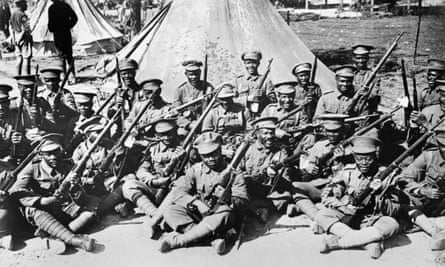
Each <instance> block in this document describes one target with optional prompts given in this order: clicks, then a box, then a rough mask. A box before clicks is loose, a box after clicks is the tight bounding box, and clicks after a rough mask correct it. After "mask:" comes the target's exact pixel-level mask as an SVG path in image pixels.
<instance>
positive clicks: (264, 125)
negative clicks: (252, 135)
mask: <svg viewBox="0 0 445 267" xmlns="http://www.w3.org/2000/svg"><path fill="white" fill-rule="evenodd" d="M277 121H278V118H277V117H262V118H258V119H256V120H254V121H252V126H253V127H255V130H258V129H276V128H277V125H276V123H277Z"/></svg>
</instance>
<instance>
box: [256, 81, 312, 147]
mask: <svg viewBox="0 0 445 267" xmlns="http://www.w3.org/2000/svg"><path fill="white" fill-rule="evenodd" d="M296 85H297V83H296V82H282V83H278V84H276V85H275V91H276V95H277V103H271V104H269V105H267V106H266V108H265V109H264V110H263V112H262V113H261V116H262V117H269V116H273V117H277V118H278V119H281V118H283V117H284V116H286V115H287V114H288V113H289V112H291V111H292V110H294V109H295V108H297V106H296V105H295V86H296ZM307 122H308V118H307V117H306V115H305V114H304V112H301V111H300V112H297V113H296V114H294V115H292V116H290V117H288V118H287V119H285V120H283V121H282V122H280V123H279V125H278V129H277V130H276V136H277V137H278V139H280V141H281V142H282V143H283V144H284V145H285V146H287V147H288V150H289V151H288V152H289V153H291V152H290V151H291V150H293V148H294V147H295V146H296V145H297V144H298V143H299V142H300V140H301V139H302V138H303V136H304V135H305V134H306V133H307V131H305V129H303V128H302V126H304V125H306V124H307ZM313 139H314V137H313V136H308V137H307V138H306V139H305V142H304V146H311V145H312V144H313V142H314V140H313ZM302 145H303V144H302Z"/></svg>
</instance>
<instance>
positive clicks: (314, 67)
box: [310, 56, 318, 84]
mask: <svg viewBox="0 0 445 267" xmlns="http://www.w3.org/2000/svg"><path fill="white" fill-rule="evenodd" d="M317 67H318V58H317V56H315V57H314V64H313V65H312V69H311V78H310V82H311V84H314V83H315V76H316V73H317Z"/></svg>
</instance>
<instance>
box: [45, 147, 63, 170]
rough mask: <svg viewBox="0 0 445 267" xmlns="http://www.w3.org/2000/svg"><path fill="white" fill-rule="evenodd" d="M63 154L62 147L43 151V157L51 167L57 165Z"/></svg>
mask: <svg viewBox="0 0 445 267" xmlns="http://www.w3.org/2000/svg"><path fill="white" fill-rule="evenodd" d="M61 155H62V151H61V150H60V149H56V150H53V151H48V152H42V153H41V156H42V159H43V160H44V161H45V162H46V163H47V164H48V165H49V166H50V167H51V168H56V167H57V158H58V157H60V156H61Z"/></svg>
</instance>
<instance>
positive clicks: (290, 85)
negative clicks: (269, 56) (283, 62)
mask: <svg viewBox="0 0 445 267" xmlns="http://www.w3.org/2000/svg"><path fill="white" fill-rule="evenodd" d="M297 84H298V83H297V82H296V81H286V82H280V83H277V84H275V91H276V92H277V93H279V94H294V93H295V86H297Z"/></svg>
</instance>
